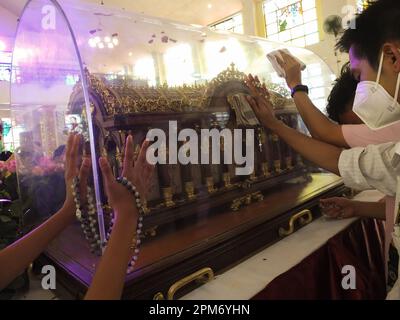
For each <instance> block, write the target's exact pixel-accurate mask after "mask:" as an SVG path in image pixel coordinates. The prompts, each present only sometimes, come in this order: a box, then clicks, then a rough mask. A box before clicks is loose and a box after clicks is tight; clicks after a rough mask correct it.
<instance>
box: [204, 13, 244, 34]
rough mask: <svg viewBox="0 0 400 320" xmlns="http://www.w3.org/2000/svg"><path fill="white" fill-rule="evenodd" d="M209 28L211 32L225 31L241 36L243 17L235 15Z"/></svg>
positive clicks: (239, 14)
mask: <svg viewBox="0 0 400 320" xmlns="http://www.w3.org/2000/svg"><path fill="white" fill-rule="evenodd" d="M210 28H211V29H213V30H226V31H231V32H234V33H241V34H243V16H242V14H241V13H238V14H235V15H233V16H231V17H229V18H226V19H224V20H223V21H220V22H217V23H215V24H212V25H211V26H210Z"/></svg>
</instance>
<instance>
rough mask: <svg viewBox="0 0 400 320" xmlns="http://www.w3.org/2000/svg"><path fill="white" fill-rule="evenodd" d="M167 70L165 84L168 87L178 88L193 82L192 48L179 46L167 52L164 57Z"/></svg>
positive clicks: (187, 45) (185, 45) (186, 45)
mask: <svg viewBox="0 0 400 320" xmlns="http://www.w3.org/2000/svg"><path fill="white" fill-rule="evenodd" d="M164 62H165V67H166V70H167V83H168V85H170V86H180V85H183V84H184V83H186V84H192V83H194V81H195V78H194V77H193V76H194V67H193V58H192V48H191V47H190V45H189V44H181V45H178V46H175V47H172V48H170V49H168V50H167V52H166V53H165V55H164Z"/></svg>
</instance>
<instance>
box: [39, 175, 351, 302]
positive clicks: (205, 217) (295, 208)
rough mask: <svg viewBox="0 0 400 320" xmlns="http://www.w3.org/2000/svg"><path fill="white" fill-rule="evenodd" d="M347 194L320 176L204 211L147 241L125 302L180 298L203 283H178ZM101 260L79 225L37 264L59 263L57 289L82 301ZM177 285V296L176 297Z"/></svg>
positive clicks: (235, 259)
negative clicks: (233, 207)
mask: <svg viewBox="0 0 400 320" xmlns="http://www.w3.org/2000/svg"><path fill="white" fill-rule="evenodd" d="M348 191H349V190H348V189H347V188H345V186H344V185H343V182H342V180H341V179H340V178H339V177H337V176H335V175H332V174H325V173H318V174H313V175H311V179H309V180H308V181H305V180H303V181H300V182H299V181H287V182H285V183H282V184H280V185H277V186H276V187H275V188H274V189H273V190H270V191H268V193H267V194H265V197H264V200H262V201H260V202H257V203H253V204H250V205H249V206H247V207H244V208H242V209H241V210H239V211H236V212H233V211H229V210H226V211H223V210H221V212H213V213H209V212H204V213H200V214H199V215H198V216H197V217H196V218H194V219H191V220H190V221H182V222H180V221H177V222H175V223H173V224H171V225H170V226H169V229H168V230H161V231H158V232H157V235H156V236H154V237H153V238H150V239H147V240H146V241H145V242H144V244H143V246H142V250H141V253H140V257H139V263H138V265H137V269H136V271H135V272H133V273H132V274H130V275H128V276H127V279H126V285H125V291H124V294H123V298H124V299H154V298H158V299H160V298H162V297H165V298H167V293H168V292H169V297H170V298H171V296H172V295H174V297H175V298H179V297H180V296H182V295H184V294H185V293H187V292H188V291H189V290H192V289H193V288H194V287H195V286H196V285H197V286H198V285H200V284H199V281H197V283H196V282H195V281H191V280H194V279H195V278H193V279H190V278H187V279H186V280H188V279H189V281H187V282H190V284H189V283H188V285H186V282H185V283H182V281H181V282H179V281H180V280H182V279H183V278H185V277H187V276H189V275H192V274H194V273H196V272H197V271H199V270H201V269H204V268H211V269H212V270H213V272H214V273H215V274H218V273H221V272H223V271H224V270H227V269H228V268H231V267H233V266H234V265H237V264H238V263H240V262H241V261H243V260H244V259H246V258H248V257H250V256H252V255H254V254H255V253H257V252H259V251H260V250H262V249H264V248H266V247H267V246H270V245H271V244H273V243H275V242H277V241H279V240H280V239H282V237H284V235H283V233H284V231H287V230H288V229H290V228H289V225H290V221H291V220H292V222H293V217H294V216H295V215H296V214H298V213H299V212H302V211H304V210H309V212H308V214H307V215H308V218H310V212H311V213H312V216H313V219H316V218H318V217H319V216H320V215H321V213H320V210H319V199H320V198H321V197H322V198H326V197H332V196H341V195H343V194H344V193H346V192H348ZM308 222H310V221H309V219H308ZM308 222H307V221H306V219H303V218H300V219H299V221H297V222H296V223H294V227H295V228H294V230H297V229H299V228H301V227H302V226H304V225H305V224H307V223H308ZM289 233H290V232H289ZM98 260H99V258H98V257H95V256H93V255H92V254H91V253H90V251H89V247H88V244H87V243H86V241H85V239H84V237H83V235H82V232H81V230H80V227H79V225H77V224H75V225H73V226H71V227H70V228H68V229H67V230H66V231H65V232H64V233H63V234H62V235H61V236H60V237H59V238H58V239H57V240H55V241H54V242H53V243H52V244H51V245H50V246H49V248H48V250H47V251H46V252H45V253H44V254H43V255H42V256H41V257H40V258H39V259H38V260H37V262H36V264H37V266H38V267H40V266H42V265H47V264H51V265H54V266H55V267H56V270H57V283H58V285H61V287H63V288H64V289H67V291H68V292H69V294H71V298H73V299H75V298H77V299H80V298H82V297H83V296H84V294H85V292H86V290H87V288H88V286H89V284H90V282H91V280H92V277H93V273H94V271H95V265H96V263H97V262H98ZM208 270H209V269H208ZM197 280H199V279H197ZM203 280H204V279H203ZM177 282H179V284H178V285H177ZM174 284H175V286H174V288H175V291H176V290H177V292H172V295H171V290H170V289H171V286H173V285H174ZM178 289H179V290H178Z"/></svg>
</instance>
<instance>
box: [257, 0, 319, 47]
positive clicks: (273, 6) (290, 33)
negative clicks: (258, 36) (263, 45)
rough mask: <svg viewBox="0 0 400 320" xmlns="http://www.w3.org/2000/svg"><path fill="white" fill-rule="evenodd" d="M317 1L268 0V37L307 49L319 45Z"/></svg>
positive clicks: (266, 6)
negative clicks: (306, 47)
mask: <svg viewBox="0 0 400 320" xmlns="http://www.w3.org/2000/svg"><path fill="white" fill-rule="evenodd" d="M315 2H316V1H315V0H267V1H265V2H264V6H263V9H264V15H265V21H266V29H267V37H268V39H271V40H274V41H281V42H286V43H290V44H291V45H295V46H299V47H305V46H309V45H313V44H315V43H318V42H319V40H320V38H319V30H318V17H317V8H316V3H315Z"/></svg>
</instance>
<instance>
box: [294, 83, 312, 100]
mask: <svg viewBox="0 0 400 320" xmlns="http://www.w3.org/2000/svg"><path fill="white" fill-rule="evenodd" d="M299 91H301V92H305V93H307V94H308V93H309V90H308V87H307V86H305V85H302V84H299V85H297V86H295V87H294V88H293V89H292V98H293V97H294V95H295V94H296V92H299Z"/></svg>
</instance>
